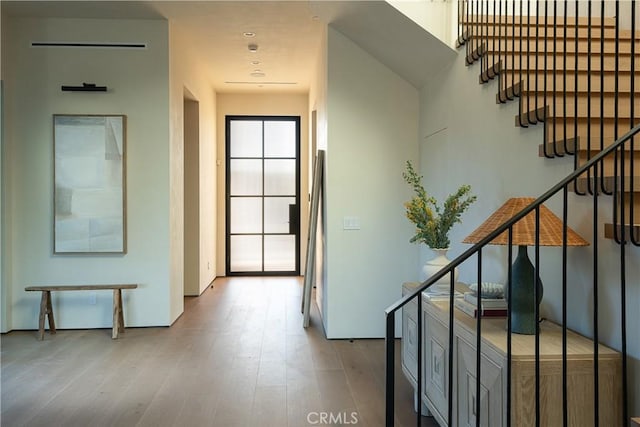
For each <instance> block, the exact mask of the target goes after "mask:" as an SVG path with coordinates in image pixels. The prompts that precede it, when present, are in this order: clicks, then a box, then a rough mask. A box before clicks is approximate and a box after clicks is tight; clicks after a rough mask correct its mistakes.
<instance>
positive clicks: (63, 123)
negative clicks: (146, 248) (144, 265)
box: [53, 114, 126, 254]
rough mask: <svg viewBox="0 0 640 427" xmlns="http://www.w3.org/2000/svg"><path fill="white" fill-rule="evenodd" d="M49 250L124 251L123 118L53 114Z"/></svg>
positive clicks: (69, 252) (71, 252) (77, 251)
mask: <svg viewBox="0 0 640 427" xmlns="http://www.w3.org/2000/svg"><path fill="white" fill-rule="evenodd" d="M53 141H54V144H53V146H54V149H53V151H54V153H53V154H54V155H53V157H54V168H53V169H54V183H55V184H54V227H53V236H54V237H53V252H54V253H55V254H74V253H75V254H77V253H125V252H126V203H125V201H126V186H125V176H126V171H125V164H126V163H125V148H126V116H124V115H104V116H103V115H63V114H55V115H54V116H53Z"/></svg>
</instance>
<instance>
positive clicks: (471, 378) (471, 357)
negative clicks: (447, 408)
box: [456, 335, 505, 427]
mask: <svg viewBox="0 0 640 427" xmlns="http://www.w3.org/2000/svg"><path fill="white" fill-rule="evenodd" d="M456 349H457V352H456V353H457V367H458V378H457V397H458V399H457V400H458V425H459V426H461V427H462V426H464V427H475V425H476V416H477V414H478V412H480V425H481V426H486V427H499V426H502V425H504V419H503V409H504V408H503V405H504V404H505V402H503V398H504V395H503V374H505V373H503V371H502V367H501V366H500V365H499V364H497V363H495V362H494V361H492V360H490V359H489V358H488V357H487V356H486V354H484V353H482V354H481V356H480V369H481V377H480V393H481V394H480V411H478V408H477V407H476V349H475V346H474V345H472V344H470V343H469V342H467V341H466V340H465V339H464V338H462V337H460V336H459V335H458V336H457V337H456Z"/></svg>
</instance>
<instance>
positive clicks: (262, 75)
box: [250, 70, 266, 77]
mask: <svg viewBox="0 0 640 427" xmlns="http://www.w3.org/2000/svg"><path fill="white" fill-rule="evenodd" d="M265 75H266V74H265V73H264V72H262V71H261V70H255V71H254V72H253V73H251V74H250V76H251V77H264V76H265Z"/></svg>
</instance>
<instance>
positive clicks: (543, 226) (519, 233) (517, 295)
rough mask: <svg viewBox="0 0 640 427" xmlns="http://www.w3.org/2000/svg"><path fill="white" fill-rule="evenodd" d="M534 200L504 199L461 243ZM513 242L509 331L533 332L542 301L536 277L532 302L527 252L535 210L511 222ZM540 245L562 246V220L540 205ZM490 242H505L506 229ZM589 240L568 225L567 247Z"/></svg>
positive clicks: (481, 235) (494, 226)
mask: <svg viewBox="0 0 640 427" xmlns="http://www.w3.org/2000/svg"><path fill="white" fill-rule="evenodd" d="M534 201H535V199H534V198H532V197H518V198H513V199H509V200H507V202H506V203H505V204H504V205H502V206H501V207H500V208H499V209H498V210H497V211H495V212H494V213H493V214H492V215H491V216H490V217H489V218H488V219H487V220H486V221H485V222H484V223H482V225H480V227H478V228H477V229H476V230H475V231H474V232H473V233H471V234H470V235H468V236H467V237H466V238H465V239H464V240H463V241H462V242H463V243H478V242H480V241H481V240H482V239H483V238H485V237H486V236H487V235H489V233H491V232H493V231H494V230H496V229H497V228H498V227H499V226H501V225H502V224H504V223H505V222H507V221H508V220H510V219H511V218H513V216H515V215H516V214H518V213H519V212H520V211H522V210H523V209H524V208H526V207H527V206H529V205H530V204H531V203H533V202H534ZM511 242H512V244H514V245H518V255H517V257H516V259H515V261H514V262H513V266H512V268H511V277H510V279H509V280H510V281H511V295H507V290H508V289H509V285H508V284H507V286H505V295H507V297H508V298H509V299H510V300H511V314H510V315H511V331H512V332H515V333H517V334H524V335H533V334H535V333H536V323H537V322H536V318H535V309H536V306H537V305H538V304H540V301H541V300H542V292H543V288H542V281H541V280H540V278H539V277H537V278H536V281H537V287H538V301H534V295H535V293H534V275H535V268H534V267H533V265H532V264H531V261H530V260H529V256H528V255H527V246H533V245H535V244H536V212H535V210H533V211H531V213H529V214H527V215H526V216H525V217H524V218H522V219H520V220H519V221H518V222H516V223H515V224H514V225H513V229H512V241H511ZM539 243H540V246H562V221H561V220H560V218H558V217H557V216H556V215H555V214H554V213H553V212H551V211H550V210H549V209H548V208H547V207H546V206H544V205H540V240H539ZM490 244H493V245H508V244H509V232H508V231H505V232H504V233H502V234H500V235H499V236H498V237H496V238H495V239H493V240H492V241H491V242H490ZM588 245H589V243H588V242H587V241H586V240H584V239H583V238H582V237H580V236H579V235H578V234H577V233H576V232H575V231H573V230H572V229H570V228H569V227H567V246H588Z"/></svg>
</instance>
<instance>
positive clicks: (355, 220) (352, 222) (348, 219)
mask: <svg viewBox="0 0 640 427" xmlns="http://www.w3.org/2000/svg"><path fill="white" fill-rule="evenodd" d="M342 229H343V230H360V218H359V217H357V216H345V217H344V218H343V219H342Z"/></svg>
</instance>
